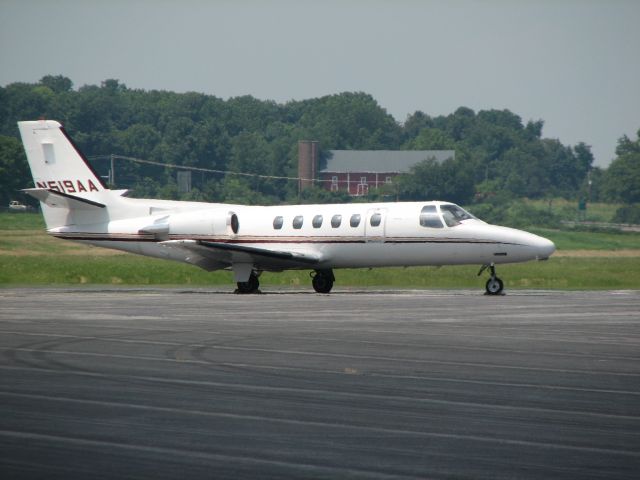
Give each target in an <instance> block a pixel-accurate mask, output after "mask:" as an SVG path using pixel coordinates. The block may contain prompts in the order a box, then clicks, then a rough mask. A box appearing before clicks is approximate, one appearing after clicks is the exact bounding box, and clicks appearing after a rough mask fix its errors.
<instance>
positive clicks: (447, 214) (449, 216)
mask: <svg viewBox="0 0 640 480" xmlns="http://www.w3.org/2000/svg"><path fill="white" fill-rule="evenodd" d="M440 211H441V212H442V218H443V219H444V223H446V224H447V227H455V226H456V225H460V223H461V222H462V221H463V220H471V219H474V220H477V218H476V217H474V216H473V215H471V214H470V213H469V212H467V211H466V210H464V209H462V208H460V207H459V206H458V205H453V204H446V205H440Z"/></svg>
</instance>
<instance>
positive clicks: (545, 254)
mask: <svg viewBox="0 0 640 480" xmlns="http://www.w3.org/2000/svg"><path fill="white" fill-rule="evenodd" d="M534 247H535V249H536V259H537V260H547V259H548V258H549V257H550V256H551V255H552V254H553V252H555V251H556V245H555V243H553V242H552V241H551V240H548V239H546V238H544V237H538V236H537V235H536V241H535V242H534Z"/></svg>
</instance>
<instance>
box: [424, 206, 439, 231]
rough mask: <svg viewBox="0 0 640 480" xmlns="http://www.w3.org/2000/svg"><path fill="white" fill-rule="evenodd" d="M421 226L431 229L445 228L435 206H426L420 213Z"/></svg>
mask: <svg viewBox="0 0 640 480" xmlns="http://www.w3.org/2000/svg"><path fill="white" fill-rule="evenodd" d="M420 225H422V226H423V227H429V228H443V227H444V225H442V220H440V215H438V212H437V211H436V206H435V205H426V206H424V207H422V210H421V211H420Z"/></svg>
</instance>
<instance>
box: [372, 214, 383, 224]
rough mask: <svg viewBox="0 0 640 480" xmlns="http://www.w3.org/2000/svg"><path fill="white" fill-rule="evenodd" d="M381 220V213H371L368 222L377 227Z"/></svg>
mask: <svg viewBox="0 0 640 480" xmlns="http://www.w3.org/2000/svg"><path fill="white" fill-rule="evenodd" d="M381 221H382V214H381V213H374V214H373V215H371V218H370V219H369V223H370V224H371V226H372V227H378V226H379V225H380V222H381Z"/></svg>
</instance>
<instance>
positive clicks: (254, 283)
mask: <svg viewBox="0 0 640 480" xmlns="http://www.w3.org/2000/svg"><path fill="white" fill-rule="evenodd" d="M258 288H260V281H259V280H258V276H257V275H256V274H255V273H254V272H251V275H249V280H247V281H246V282H238V293H256V292H257V291H258Z"/></svg>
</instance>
